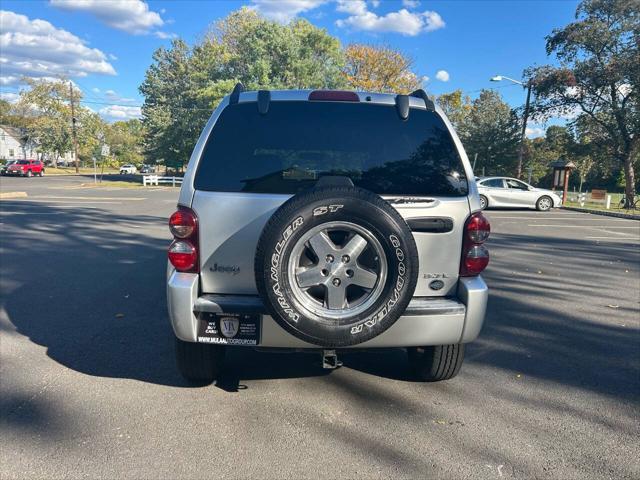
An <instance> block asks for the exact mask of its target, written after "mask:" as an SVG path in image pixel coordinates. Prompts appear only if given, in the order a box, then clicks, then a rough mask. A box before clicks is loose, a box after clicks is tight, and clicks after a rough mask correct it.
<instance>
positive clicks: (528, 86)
mask: <svg viewBox="0 0 640 480" xmlns="http://www.w3.org/2000/svg"><path fill="white" fill-rule="evenodd" d="M502 80H507V81H509V82H512V83H515V84H517V85H520V86H522V87H523V88H526V89H527V101H526V102H525V104H524V113H523V114H522V132H521V133H520V148H519V149H518V167H517V170H516V177H518V178H522V157H523V156H524V137H525V134H526V133H527V120H528V119H529V102H530V101H531V80H529V81H528V82H527V83H523V82H520V81H518V80H514V79H513V78H509V77H505V76H504V75H496V76H495V77H492V78H491V81H492V82H500V81H502Z"/></svg>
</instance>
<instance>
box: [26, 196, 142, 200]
mask: <svg viewBox="0 0 640 480" xmlns="http://www.w3.org/2000/svg"><path fill="white" fill-rule="evenodd" d="M31 198H52V199H57V198H60V199H65V200H132V201H140V200H146V199H147V198H146V197H92V196H82V197H73V196H66V195H36V196H35V197H31Z"/></svg>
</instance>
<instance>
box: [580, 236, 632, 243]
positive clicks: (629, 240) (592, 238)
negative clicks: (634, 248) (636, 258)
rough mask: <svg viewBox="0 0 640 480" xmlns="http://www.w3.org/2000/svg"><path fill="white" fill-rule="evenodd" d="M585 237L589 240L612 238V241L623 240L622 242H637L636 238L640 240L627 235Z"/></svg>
mask: <svg viewBox="0 0 640 480" xmlns="http://www.w3.org/2000/svg"><path fill="white" fill-rule="evenodd" d="M584 238H588V239H589V240H612V241H621V242H629V243H637V242H634V240H639V239H636V238H633V237H625V238H620V237H584Z"/></svg>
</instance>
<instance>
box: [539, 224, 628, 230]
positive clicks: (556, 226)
mask: <svg viewBox="0 0 640 480" xmlns="http://www.w3.org/2000/svg"><path fill="white" fill-rule="evenodd" d="M527 227H553V228H628V229H634V230H638V231H639V232H640V225H638V226H633V227H631V226H629V227H622V226H620V227H619V226H618V225H553V224H547V225H545V224H540V223H532V224H529V225H527Z"/></svg>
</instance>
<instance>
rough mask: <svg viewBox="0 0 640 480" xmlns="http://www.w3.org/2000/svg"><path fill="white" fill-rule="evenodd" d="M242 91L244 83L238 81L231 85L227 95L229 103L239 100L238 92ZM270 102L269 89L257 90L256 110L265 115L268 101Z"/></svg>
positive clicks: (232, 103)
mask: <svg viewBox="0 0 640 480" xmlns="http://www.w3.org/2000/svg"><path fill="white" fill-rule="evenodd" d="M242 92H244V85H242V83H240V82H238V83H236V86H235V87H233V91H232V92H231V95H229V105H235V104H237V103H238V102H239V101H240V94H241V93H242ZM270 102H271V92H270V91H269V90H258V112H259V113H260V115H265V114H266V113H267V112H268V111H269V103H270Z"/></svg>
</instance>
